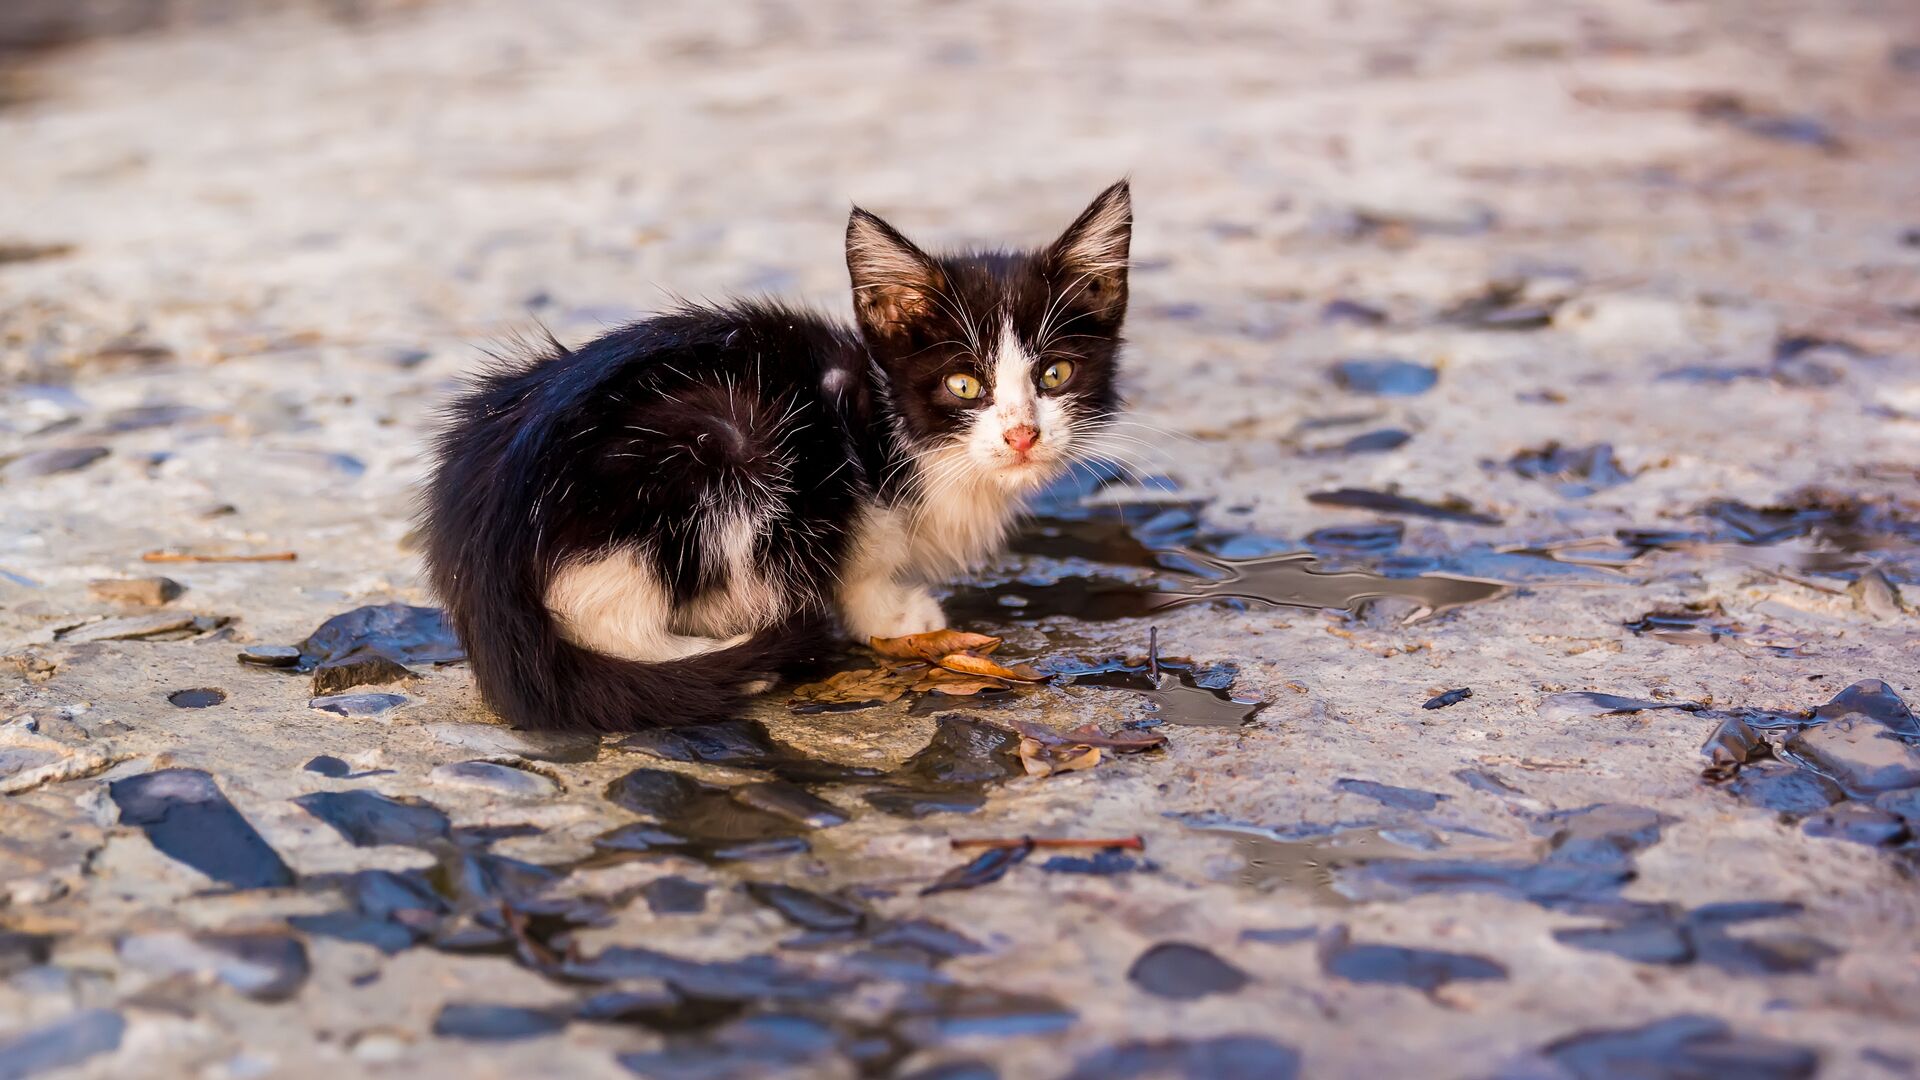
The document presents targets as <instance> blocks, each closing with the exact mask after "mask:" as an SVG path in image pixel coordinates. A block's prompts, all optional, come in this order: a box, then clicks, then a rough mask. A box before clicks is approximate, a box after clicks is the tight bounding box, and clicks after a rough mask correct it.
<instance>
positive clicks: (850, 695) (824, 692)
mask: <svg viewBox="0 0 1920 1080" xmlns="http://www.w3.org/2000/svg"><path fill="white" fill-rule="evenodd" d="M906 692H907V684H906V681H905V680H904V679H902V678H901V677H899V676H898V675H896V674H895V673H894V672H892V671H886V670H882V669H879V668H868V669H865V670H862V671H839V672H835V673H834V674H833V675H831V676H829V677H828V678H827V679H825V680H823V681H821V682H817V683H808V684H806V685H805V686H796V687H794V688H793V696H794V697H797V698H804V699H806V700H808V701H818V702H822V703H824V704H828V705H841V704H852V703H855V702H861V701H880V702H888V701H898V700H900V695H902V694H904V693H906Z"/></svg>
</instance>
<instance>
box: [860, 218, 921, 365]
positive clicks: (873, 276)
mask: <svg viewBox="0 0 1920 1080" xmlns="http://www.w3.org/2000/svg"><path fill="white" fill-rule="evenodd" d="M847 272H848V273H849V274H850V275H852V277H853V311H854V314H855V315H857V316H859V318H860V326H861V328H862V329H864V330H866V331H867V332H868V333H869V334H872V335H875V336H878V337H888V336H891V335H893V334H894V333H897V332H898V331H899V329H900V328H901V327H902V326H905V325H906V324H908V323H910V322H912V321H914V320H916V319H921V318H924V317H926V315H927V313H928V312H929V311H931V310H932V309H933V306H934V303H935V301H934V297H936V296H938V295H939V294H940V291H941V288H942V286H943V284H944V282H943V278H942V276H941V273H940V268H939V266H938V265H936V264H935V263H934V261H933V259H932V257H930V256H929V255H928V254H927V253H926V252H924V251H921V250H920V249H919V248H917V247H915V246H914V245H913V241H911V240H909V239H907V238H906V237H904V236H902V235H900V231H899V230H898V229H895V228H894V227H893V226H891V225H889V224H887V223H886V222H884V221H882V220H880V218H878V217H876V216H875V215H873V214H869V213H867V212H866V211H865V210H862V209H860V208H859V207H857V206H856V207H854V208H853V216H851V217H849V218H848V219H847Z"/></svg>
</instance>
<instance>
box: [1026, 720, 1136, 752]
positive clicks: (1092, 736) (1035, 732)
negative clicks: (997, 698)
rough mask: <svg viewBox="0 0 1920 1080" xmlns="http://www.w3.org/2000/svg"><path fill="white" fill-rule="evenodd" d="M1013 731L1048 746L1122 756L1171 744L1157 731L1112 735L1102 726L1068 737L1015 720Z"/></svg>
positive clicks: (1082, 729)
mask: <svg viewBox="0 0 1920 1080" xmlns="http://www.w3.org/2000/svg"><path fill="white" fill-rule="evenodd" d="M1013 728H1014V730H1015V731H1018V732H1019V733H1020V734H1021V735H1022V736H1024V737H1026V738H1029V739H1032V740H1034V741H1035V742H1040V743H1045V744H1046V745H1048V746H1099V747H1104V748H1106V749H1108V750H1112V751H1114V752H1115V753H1120V754H1137V753H1139V752H1141V751H1142V750H1157V749H1159V748H1160V747H1162V746H1165V745H1167V737H1166V736H1165V735H1162V734H1160V733H1159V732H1157V731H1120V732H1116V733H1114V734H1112V735H1108V734H1107V733H1105V732H1103V731H1101V730H1100V727H1099V725H1098V724H1082V725H1081V726H1079V727H1077V728H1074V729H1073V730H1072V731H1069V732H1066V733H1065V734H1062V733H1060V732H1058V731H1055V730H1053V729H1052V728H1050V727H1047V726H1045V725H1043V724H1035V723H1032V722H1030V721H1026V720H1015V721H1013Z"/></svg>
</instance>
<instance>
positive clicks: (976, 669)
mask: <svg viewBox="0 0 1920 1080" xmlns="http://www.w3.org/2000/svg"><path fill="white" fill-rule="evenodd" d="M938 663H939V664H940V666H941V667H943V668H946V669H947V670H948V671H958V672H961V673H963V674H966V675H985V676H987V677H988V678H991V679H1005V680H1006V681H1008V682H1045V681H1046V679H1047V677H1046V676H1045V675H1042V674H1040V671H1039V669H1038V668H1035V667H1034V666H1032V665H1031V664H1019V665H1016V666H1014V667H1007V666H1005V665H1004V664H1000V663H996V662H995V661H992V660H989V659H987V658H986V657H984V656H974V655H973V654H971V653H964V652H952V653H948V654H946V655H945V656H942V657H941V658H940V659H939V661H938Z"/></svg>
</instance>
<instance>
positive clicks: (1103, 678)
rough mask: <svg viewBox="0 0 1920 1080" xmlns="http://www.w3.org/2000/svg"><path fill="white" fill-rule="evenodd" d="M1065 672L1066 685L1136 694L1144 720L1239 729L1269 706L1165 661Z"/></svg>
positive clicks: (1112, 664)
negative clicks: (1204, 682) (1211, 684)
mask: <svg viewBox="0 0 1920 1080" xmlns="http://www.w3.org/2000/svg"><path fill="white" fill-rule="evenodd" d="M1062 674H1063V675H1065V676H1067V677H1068V681H1066V682H1065V683H1063V684H1062V685H1065V686H1095V687H1100V688H1101V689H1105V690H1123V691H1127V692H1128V693H1131V694H1133V695H1135V696H1136V697H1138V698H1140V699H1141V704H1140V708H1141V712H1142V714H1143V717H1142V718H1143V719H1144V720H1148V721H1152V722H1155V723H1165V724H1178V725H1182V726H1188V727H1222V728H1237V727H1239V726H1241V725H1242V724H1245V723H1247V722H1248V721H1250V720H1252V719H1253V718H1254V716H1255V715H1256V714H1258V713H1259V712H1260V710H1261V709H1264V708H1266V707H1267V703H1266V702H1264V701H1245V700H1242V699H1240V698H1236V697H1234V696H1232V695H1231V694H1229V693H1228V692H1227V689H1226V687H1223V686H1209V685H1203V683H1202V681H1201V680H1202V678H1203V677H1204V676H1202V675H1199V674H1196V673H1195V672H1194V671H1193V669H1192V668H1191V666H1189V665H1184V664H1176V663H1171V662H1169V663H1162V664H1159V665H1157V670H1155V669H1150V668H1149V667H1148V666H1146V665H1141V666H1138V667H1128V666H1125V665H1124V664H1120V663H1117V662H1116V663H1110V664H1107V665H1104V666H1099V667H1094V668H1089V669H1086V670H1085V671H1084V672H1076V671H1073V670H1072V669H1069V670H1067V671H1064V672H1062ZM1229 685H1231V683H1230V682H1229Z"/></svg>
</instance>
